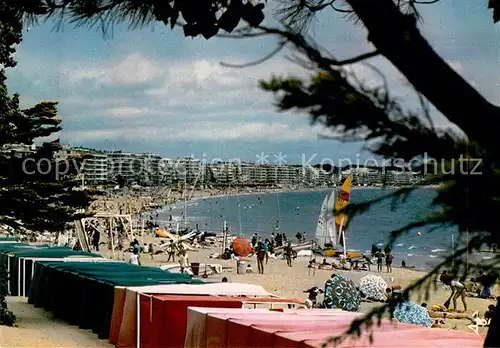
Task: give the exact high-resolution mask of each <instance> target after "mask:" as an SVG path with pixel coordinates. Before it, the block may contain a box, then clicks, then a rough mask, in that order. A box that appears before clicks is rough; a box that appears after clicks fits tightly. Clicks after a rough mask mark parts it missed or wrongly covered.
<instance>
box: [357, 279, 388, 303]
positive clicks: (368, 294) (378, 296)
mask: <svg viewBox="0 0 500 348" xmlns="http://www.w3.org/2000/svg"><path fill="white" fill-rule="evenodd" d="M385 289H387V283H386V282H385V280H384V279H382V277H379V276H378V275H375V274H368V275H366V276H364V277H363V278H361V280H360V282H359V291H361V292H362V293H363V296H364V297H365V298H367V299H370V300H374V301H385V300H386V299H387V296H386V292H385Z"/></svg>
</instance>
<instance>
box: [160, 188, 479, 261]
mask: <svg viewBox="0 0 500 348" xmlns="http://www.w3.org/2000/svg"><path fill="white" fill-rule="evenodd" d="M389 190H390V189H385V190H384V189H376V188H359V189H354V190H353V191H352V192H351V200H352V201H353V202H363V201H367V200H370V199H373V198H376V197H379V196H380V195H385V194H388V193H389V192H390V191H389ZM330 192H331V190H324V191H318V192H286V193H270V194H252V195H241V196H227V197H213V198H202V199H198V200H195V201H190V202H188V203H187V222H188V225H189V226H191V227H193V228H194V227H195V226H196V224H198V226H199V229H200V230H202V231H205V230H206V231H210V232H215V233H218V232H222V228H223V224H224V221H226V222H227V225H228V227H229V230H230V231H231V232H232V233H234V234H241V235H245V236H247V237H249V236H251V235H252V234H254V233H255V232H257V233H259V235H260V236H262V237H268V236H269V235H270V234H271V233H272V232H276V231H277V229H276V227H278V230H279V232H281V233H283V232H284V233H285V234H286V235H287V237H288V239H289V240H290V239H291V240H293V241H295V234H296V233H297V232H306V236H307V239H308V240H311V239H313V238H314V233H315V230H316V224H317V220H318V214H319V211H320V208H321V204H322V202H323V199H324V197H325V195H327V194H330ZM435 194H436V193H435V190H434V189H432V188H422V189H418V190H416V191H414V192H413V193H411V194H410V195H409V196H408V198H407V199H406V201H405V202H400V203H399V204H397V205H396V209H395V210H393V209H391V200H390V199H389V200H386V201H384V202H382V203H379V204H377V205H374V206H372V207H371V208H370V210H368V211H367V212H365V213H363V214H361V215H358V216H355V217H353V218H352V219H351V221H350V223H349V226H348V228H347V231H346V244H347V246H348V249H349V250H359V251H366V252H370V249H371V245H372V244H378V245H379V246H383V245H384V244H385V243H386V241H387V240H388V235H389V233H390V232H391V231H392V230H394V229H397V228H401V227H403V226H405V225H406V224H408V223H410V222H412V221H415V220H416V219H419V218H422V217H424V216H425V215H426V214H428V213H429V212H431V211H432V209H439V207H432V206H431V202H432V199H433V198H434V196H435ZM183 212H184V203H183V202H179V203H177V204H175V205H173V206H170V207H164V208H163V209H162V210H161V211H160V214H159V223H160V225H163V226H167V225H168V224H169V221H168V220H169V215H172V218H173V220H174V221H178V222H180V223H181V226H182V224H183V217H182V214H183ZM457 232H458V231H457V228H456V227H453V226H452V227H450V226H447V227H442V228H440V229H434V230H432V231H431V230H430V228H426V227H422V228H418V229H414V230H411V231H410V232H408V233H407V234H405V235H404V236H401V237H400V238H399V240H398V241H397V242H396V243H395V244H394V247H393V253H394V264H395V265H399V264H400V263H401V261H403V260H405V262H406V264H407V265H409V266H415V267H416V268H417V269H428V268H429V267H431V266H432V265H434V264H436V263H438V262H439V261H441V260H442V257H443V255H445V254H447V252H448V251H449V250H450V249H451V248H452V235H454V244H455V247H457V246H458V247H463V245H464V244H463V243H465V241H463V240H457V239H458V233H457ZM476 256H477V257H488V256H485V255H484V254H481V255H479V254H478V255H476Z"/></svg>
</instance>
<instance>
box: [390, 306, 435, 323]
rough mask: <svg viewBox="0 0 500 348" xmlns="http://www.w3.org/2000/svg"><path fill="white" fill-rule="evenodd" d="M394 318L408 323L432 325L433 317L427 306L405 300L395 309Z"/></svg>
mask: <svg viewBox="0 0 500 348" xmlns="http://www.w3.org/2000/svg"><path fill="white" fill-rule="evenodd" d="M394 318H395V319H396V320H397V321H399V322H401V323H406V324H413V325H419V326H425V327H431V324H432V319H431V317H430V315H429V312H428V311H427V309H426V308H424V307H422V306H419V305H418V304H416V303H415V302H412V301H405V302H402V303H400V304H398V305H397V306H396V308H395V310H394Z"/></svg>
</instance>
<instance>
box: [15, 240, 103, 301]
mask: <svg viewBox="0 0 500 348" xmlns="http://www.w3.org/2000/svg"><path fill="white" fill-rule="evenodd" d="M5 254H6V257H7V264H8V268H9V276H10V277H9V290H10V295H11V296H23V297H26V296H27V294H28V291H29V287H30V285H31V280H32V278H33V270H34V265H35V262H37V261H54V262H71V261H78V260H80V261H87V262H98V261H101V262H102V261H108V260H106V259H104V258H103V257H102V256H101V255H99V254H92V253H89V252H84V251H75V250H73V249H71V248H69V247H39V248H37V247H35V248H33V247H30V246H27V247H24V248H16V249H11V250H9V251H8V252H6V253H5Z"/></svg>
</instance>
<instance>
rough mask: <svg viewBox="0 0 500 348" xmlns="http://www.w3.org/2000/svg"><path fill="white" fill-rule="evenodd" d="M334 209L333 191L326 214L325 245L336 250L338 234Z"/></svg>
mask: <svg viewBox="0 0 500 348" xmlns="http://www.w3.org/2000/svg"><path fill="white" fill-rule="evenodd" d="M334 209H335V191H332V193H331V194H330V198H328V203H327V205H326V214H325V221H326V233H325V235H326V237H325V240H326V242H325V243H328V244H330V245H331V247H332V248H334V247H335V246H336V245H337V232H336V228H335V214H334Z"/></svg>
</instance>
